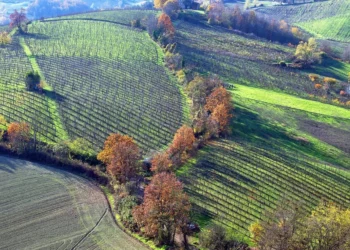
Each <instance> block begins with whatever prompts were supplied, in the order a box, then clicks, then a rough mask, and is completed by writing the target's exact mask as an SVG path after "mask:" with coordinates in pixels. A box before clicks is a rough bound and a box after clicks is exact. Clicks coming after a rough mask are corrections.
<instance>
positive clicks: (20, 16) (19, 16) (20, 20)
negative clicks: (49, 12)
mask: <svg viewBox="0 0 350 250" xmlns="http://www.w3.org/2000/svg"><path fill="white" fill-rule="evenodd" d="M10 20H11V22H10V28H11V29H13V28H15V27H17V28H18V30H19V32H24V31H26V24H25V23H26V21H27V16H26V14H25V12H24V9H21V11H20V12H18V11H17V10H15V11H14V12H13V13H12V14H11V15H10Z"/></svg>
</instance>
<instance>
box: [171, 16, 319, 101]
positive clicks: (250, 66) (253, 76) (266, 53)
mask: <svg viewBox="0 0 350 250" xmlns="http://www.w3.org/2000/svg"><path fill="white" fill-rule="evenodd" d="M176 29H177V34H176V35H177V37H178V40H179V45H178V47H179V51H180V53H181V54H183V55H184V58H185V63H186V65H187V66H193V67H195V68H196V70H198V71H200V72H202V73H207V72H212V73H215V74H218V75H220V76H222V77H225V78H227V79H229V80H233V81H234V82H236V83H241V84H248V85H252V86H257V87H262V88H269V89H279V90H283V91H284V92H286V93H292V94H298V95H304V96H305V95H306V93H312V92H313V90H314V87H313V85H311V84H310V81H309V79H308V77H307V75H306V74H302V73H300V71H296V70H293V69H288V68H287V69H286V68H281V67H277V66H273V65H272V64H273V63H276V62H279V61H283V60H285V59H286V58H288V57H289V56H290V54H292V53H293V50H292V49H291V48H289V47H287V46H282V45H279V44H274V43H268V42H266V41H260V40H257V39H251V38H249V37H247V38H246V37H243V36H240V35H238V34H235V33H234V32H232V31H229V30H227V29H223V28H220V27H215V28H213V27H209V26H204V25H203V24H194V23H190V22H187V21H182V22H179V23H178V24H177V25H176Z"/></svg>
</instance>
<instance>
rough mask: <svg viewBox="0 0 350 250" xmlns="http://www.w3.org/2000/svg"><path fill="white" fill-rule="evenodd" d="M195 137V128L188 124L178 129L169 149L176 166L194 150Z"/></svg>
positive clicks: (170, 156)
mask: <svg viewBox="0 0 350 250" xmlns="http://www.w3.org/2000/svg"><path fill="white" fill-rule="evenodd" d="M195 140H196V138H195V137H194V133H193V129H192V128H190V127H188V126H187V125H183V126H182V127H181V128H179V129H178V130H177V131H176V134H175V136H174V139H173V141H172V143H171V145H170V147H169V149H168V154H169V158H170V159H171V160H172V162H173V164H174V165H175V166H179V165H180V164H181V163H182V162H184V161H185V160H186V159H188V157H189V155H190V153H191V152H192V151H193V144H194V142H195Z"/></svg>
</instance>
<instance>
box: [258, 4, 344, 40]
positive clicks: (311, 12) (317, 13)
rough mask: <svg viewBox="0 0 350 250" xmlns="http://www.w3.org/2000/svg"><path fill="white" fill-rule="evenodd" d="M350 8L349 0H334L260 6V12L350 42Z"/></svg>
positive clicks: (311, 31) (312, 31)
mask: <svg viewBox="0 0 350 250" xmlns="http://www.w3.org/2000/svg"><path fill="white" fill-rule="evenodd" d="M349 10H350V1H349V0H333V1H324V2H317V3H309V4H300V5H294V6H293V5H288V6H273V7H267V8H259V9H258V12H260V13H262V14H267V15H270V16H271V17H273V18H277V19H284V20H286V21H287V22H289V23H293V24H296V25H298V26H300V27H301V28H303V29H305V30H306V31H308V32H310V33H312V34H314V35H316V36H317V37H319V38H326V39H333V40H337V41H342V42H349V41H350V33H349V25H350V14H349Z"/></svg>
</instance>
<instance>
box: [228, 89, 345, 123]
mask: <svg viewBox="0 0 350 250" xmlns="http://www.w3.org/2000/svg"><path fill="white" fill-rule="evenodd" d="M234 86H235V89H234V90H232V91H231V92H232V93H233V95H234V96H235V95H238V96H240V97H244V98H249V99H252V100H257V101H262V102H266V103H269V104H274V105H279V106H283V107H288V108H292V109H298V110H302V111H306V112H310V113H316V114H321V115H327V116H331V117H338V118H344V119H350V110H348V109H345V108H341V107H337V106H333V105H330V104H325V103H321V102H317V101H312V100H306V99H302V98H299V97H295V96H291V95H288V94H284V93H278V92H275V91H271V90H266V89H259V88H254V87H247V86H244V85H239V84H235V85H234Z"/></svg>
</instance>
